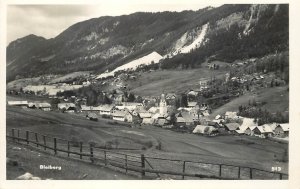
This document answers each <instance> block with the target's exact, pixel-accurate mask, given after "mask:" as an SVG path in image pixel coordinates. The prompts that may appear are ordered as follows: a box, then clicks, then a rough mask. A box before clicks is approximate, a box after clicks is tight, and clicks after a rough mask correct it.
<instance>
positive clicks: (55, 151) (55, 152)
mask: <svg viewBox="0 0 300 189" xmlns="http://www.w3.org/2000/svg"><path fill="white" fill-rule="evenodd" d="M53 140H54V154H55V155H56V154H57V150H56V138H53Z"/></svg>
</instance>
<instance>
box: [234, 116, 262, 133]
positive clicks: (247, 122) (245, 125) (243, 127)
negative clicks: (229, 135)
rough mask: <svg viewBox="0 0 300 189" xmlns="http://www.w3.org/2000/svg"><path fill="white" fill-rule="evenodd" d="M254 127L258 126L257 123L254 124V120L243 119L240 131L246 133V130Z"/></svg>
mask: <svg viewBox="0 0 300 189" xmlns="http://www.w3.org/2000/svg"><path fill="white" fill-rule="evenodd" d="M252 126H257V123H254V119H253V118H243V123H242V125H241V126H240V127H239V129H238V130H239V131H240V132H243V133H245V131H246V129H247V128H249V127H252Z"/></svg>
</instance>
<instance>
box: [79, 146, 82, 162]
mask: <svg viewBox="0 0 300 189" xmlns="http://www.w3.org/2000/svg"><path fill="white" fill-rule="evenodd" d="M79 151H80V159H82V142H80V149H79Z"/></svg>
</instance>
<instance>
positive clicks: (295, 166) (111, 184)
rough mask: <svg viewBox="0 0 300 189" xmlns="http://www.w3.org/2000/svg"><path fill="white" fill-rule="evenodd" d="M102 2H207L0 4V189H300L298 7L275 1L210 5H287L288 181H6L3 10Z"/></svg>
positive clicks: (165, 0)
mask: <svg viewBox="0 0 300 189" xmlns="http://www.w3.org/2000/svg"><path fill="white" fill-rule="evenodd" d="M103 2H110V3H122V4H123V3H126V4H146V5H147V4H161V5H163V4H169V3H172V4H173V3H179V4H183V3H200V4H201V2H203V3H208V2H207V1H206V2H205V1H200V0H184V1H183V0H151V1H144V2H141V1H139V0H126V1H125V0H123V1H121V0H106V1H104V0H98V1H96V0H74V1H70V0H64V1H60V0H44V1H40V0H10V1H9V0H2V1H0V34H1V35H0V37H1V38H0V77H1V79H0V80H1V82H0V87H1V94H0V98H1V99H0V108H1V109H0V111H1V115H2V117H1V119H0V128H1V129H0V136H1V137H0V144H1V145H0V158H1V159H0V168H1V172H0V189H2V188H3V189H4V188H5V189H6V188H13V189H17V188H22V189H27V188H30V189H34V188H38V189H40V188H41V187H43V189H44V188H69V187H70V188H72V189H77V188H99V187H101V188H105V189H110V188H119V187H122V188H130V189H134V188H139V189H140V188H145V189H150V188H151V189H152V188H172V189H178V188H186V189H192V188H204V189H209V188H222V189H227V188H228V189H235V188H239V189H240V188H243V189H248V188H251V189H253V188H255V189H258V188H264V189H267V188H272V189H277V188H278V189H279V188H280V189H281V188H300V174H299V173H300V163H299V162H300V157H299V155H300V153H299V150H298V149H299V144H300V143H299V134H300V129H299V128H300V122H299V121H300V108H299V107H300V106H299V105H300V103H299V98H300V95H299V94H298V93H297V92H298V87H300V80H299V79H300V78H299V75H300V73H298V72H299V71H300V61H299V53H300V52H299V50H300V46H299V45H300V43H299V37H298V35H300V31H299V24H300V22H299V16H300V14H299V12H300V6H299V3H297V1H296V0H290V1H278V0H272V1H270V0H268V1H266V0H263V1H258V0H252V1H249V0H244V1H237V0H232V1H228V0H226V1H225V0H224V1H220V0H215V1H212V2H211V3H212V4H214V3H216V4H220V3H224V4H236V3H237V4H238V3H241V4H246V3H247V4H256V3H258V4H262V3H266V4H273V3H289V12H290V16H289V20H290V30H289V31H290V34H289V36H290V106H289V107H290V125H291V129H290V130H291V131H290V144H289V148H290V150H289V152H290V158H289V180H288V181H254V180H252V181H218V180H213V181H208V180H201V181H190V180H188V181H186V180H185V181H6V180H5V179H6V172H5V170H6V166H5V165H6V163H5V160H6V148H5V128H6V120H5V114H6V113H5V107H6V106H5V104H6V98H5V86H6V84H5V80H6V73H5V70H6V59H5V54H6V51H5V49H6V6H7V5H9V4H98V3H103Z"/></svg>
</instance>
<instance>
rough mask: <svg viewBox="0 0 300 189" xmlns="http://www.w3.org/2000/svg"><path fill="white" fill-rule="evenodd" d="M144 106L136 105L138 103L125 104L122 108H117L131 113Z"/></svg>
mask: <svg viewBox="0 0 300 189" xmlns="http://www.w3.org/2000/svg"><path fill="white" fill-rule="evenodd" d="M142 106H144V105H143V104H142V103H136V102H124V103H122V105H120V106H116V108H118V109H119V110H123V109H128V110H130V111H132V110H134V109H136V108H137V107H142Z"/></svg>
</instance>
